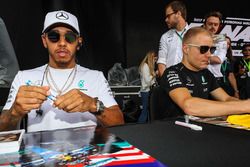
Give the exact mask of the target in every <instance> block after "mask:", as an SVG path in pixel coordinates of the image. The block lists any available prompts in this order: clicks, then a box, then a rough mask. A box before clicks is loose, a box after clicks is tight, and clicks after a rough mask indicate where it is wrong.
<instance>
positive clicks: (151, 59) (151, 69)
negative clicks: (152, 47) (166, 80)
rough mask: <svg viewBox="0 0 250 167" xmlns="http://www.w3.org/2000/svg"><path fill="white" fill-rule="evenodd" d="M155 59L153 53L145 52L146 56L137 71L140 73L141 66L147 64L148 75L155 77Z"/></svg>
mask: <svg viewBox="0 0 250 167" xmlns="http://www.w3.org/2000/svg"><path fill="white" fill-rule="evenodd" d="M155 57H157V54H156V52H155V51H149V52H147V54H146V56H145V57H144V59H143V60H142V62H141V64H140V66H139V70H140V71H141V69H142V67H143V65H144V64H145V63H147V64H148V67H149V73H150V74H151V75H152V76H155V69H154V68H155Z"/></svg>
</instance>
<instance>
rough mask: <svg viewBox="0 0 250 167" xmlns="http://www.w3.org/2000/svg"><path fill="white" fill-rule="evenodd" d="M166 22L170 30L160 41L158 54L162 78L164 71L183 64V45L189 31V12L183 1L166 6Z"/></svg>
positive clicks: (177, 0) (176, 0) (176, 1)
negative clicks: (185, 35)
mask: <svg viewBox="0 0 250 167" xmlns="http://www.w3.org/2000/svg"><path fill="white" fill-rule="evenodd" d="M165 14H166V17H165V22H166V23H167V26H168V28H169V29H170V30H168V31H167V32H166V33H164V34H163V35H162V36H161V39H160V46H159V52H158V60H157V64H158V71H159V75H160V76H162V74H163V72H164V70H165V69H166V68H168V67H170V66H172V65H175V64H177V63H179V62H181V59H182V50H181V43H182V38H183V36H184V34H185V32H186V31H187V30H188V24H187V22H186V17H187V10H186V6H185V4H184V3H183V2H182V1H179V0H175V1H172V2H170V3H169V4H168V5H167V6H166V10H165Z"/></svg>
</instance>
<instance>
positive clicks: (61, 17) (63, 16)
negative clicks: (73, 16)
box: [56, 12, 69, 20]
mask: <svg viewBox="0 0 250 167" xmlns="http://www.w3.org/2000/svg"><path fill="white" fill-rule="evenodd" d="M56 18H57V19H59V20H68V19H69V16H68V15H67V14H66V13H64V12H58V13H57V14H56Z"/></svg>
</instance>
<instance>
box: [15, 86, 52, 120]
mask: <svg viewBox="0 0 250 167" xmlns="http://www.w3.org/2000/svg"><path fill="white" fill-rule="evenodd" d="M49 95H50V92H49V87H48V86H35V85H32V83H31V82H26V85H22V86H20V88H19V89H18V92H17V95H16V99H15V101H14V103H13V107H12V109H13V110H12V114H13V115H14V116H19V117H23V116H24V115H25V114H27V113H28V112H30V111H31V110H33V109H38V108H40V107H41V105H42V103H43V102H44V101H45V100H47V97H48V96H49Z"/></svg>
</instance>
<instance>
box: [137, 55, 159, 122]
mask: <svg viewBox="0 0 250 167" xmlns="http://www.w3.org/2000/svg"><path fill="white" fill-rule="evenodd" d="M156 60H157V54H156V52H154V51H149V52H147V54H146V56H145V57H144V59H143V60H142V62H141V64H140V66H139V72H140V77H141V90H140V93H141V99H142V111H141V114H140V116H139V118H138V123H145V122H146V121H147V120H148V119H149V109H148V107H149V102H148V101H149V93H150V87H151V86H152V85H154V84H155V83H156V72H155V62H156Z"/></svg>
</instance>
